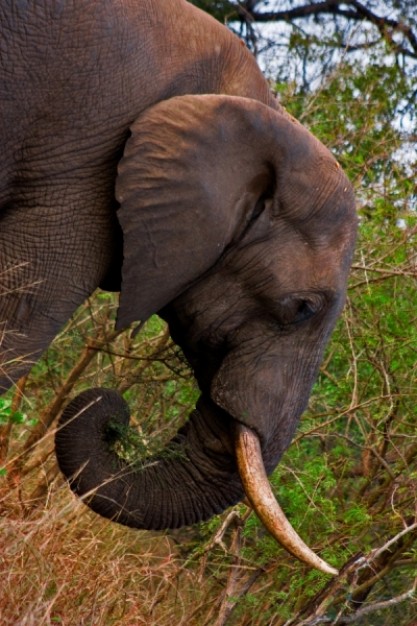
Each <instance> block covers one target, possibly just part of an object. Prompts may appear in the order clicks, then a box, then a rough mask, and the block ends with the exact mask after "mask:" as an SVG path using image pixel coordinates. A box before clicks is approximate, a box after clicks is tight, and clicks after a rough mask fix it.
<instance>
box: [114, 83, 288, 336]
mask: <svg viewBox="0 0 417 626" xmlns="http://www.w3.org/2000/svg"><path fill="white" fill-rule="evenodd" d="M271 114H274V115H276V112H275V111H273V110H272V109H269V108H268V107H267V106H265V105H263V104H261V103H258V102H255V101H252V100H248V99H246V98H239V97H233V96H218V95H201V96H180V97H175V98H172V99H170V100H166V101H163V102H160V103H158V104H156V105H155V106H153V107H151V108H150V109H148V110H147V111H145V112H144V113H143V114H142V115H141V116H140V117H139V118H138V119H137V120H135V122H134V124H133V125H132V127H131V136H130V137H129V139H128V141H127V143H126V146H125V150H124V154H123V158H122V160H121V162H120V164H119V168H118V177H117V181H116V198H117V200H118V202H119V204H120V208H119V210H118V218H119V221H120V224H121V227H122V230H123V251H124V259H123V268H122V288H121V294H120V306H119V312H118V320H117V325H118V327H120V328H122V327H125V326H127V325H128V324H130V323H131V322H133V321H135V320H145V319H147V318H148V317H149V316H150V315H151V314H152V313H155V312H157V311H158V310H160V309H161V308H163V307H164V306H165V305H166V304H168V303H169V302H170V301H172V300H173V299H174V298H175V297H176V296H178V295H179V294H180V293H182V292H183V291H184V290H185V289H187V288H188V287H189V286H190V285H191V284H193V282H195V281H196V280H197V279H198V278H199V277H200V276H202V275H203V274H204V273H205V272H206V271H207V270H209V269H210V268H211V267H212V266H213V265H214V264H215V263H216V261H217V260H218V259H219V257H220V256H221V255H222V253H223V252H224V250H225V248H226V247H227V246H228V245H230V244H231V243H232V242H233V241H234V239H235V238H236V237H237V236H238V234H239V233H240V232H243V229H244V227H245V225H246V223H247V221H248V219H249V217H250V215H251V214H252V212H253V211H254V209H255V207H256V204H257V201H258V200H259V198H260V197H262V196H263V195H264V194H265V192H266V190H267V189H268V187H270V185H271V178H272V175H271V171H270V168H269V166H268V165H267V163H266V162H265V159H264V158H263V146H264V143H265V142H266V141H268V132H267V129H268V128H270V124H271V120H270V116H271ZM262 120H263V122H264V123H262ZM261 129H262V131H261ZM262 135H263V136H262Z"/></svg>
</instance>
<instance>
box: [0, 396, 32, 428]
mask: <svg viewBox="0 0 417 626" xmlns="http://www.w3.org/2000/svg"><path fill="white" fill-rule="evenodd" d="M9 423H10V424H16V425H19V426H26V427H28V426H29V427H30V426H34V425H35V424H36V423H37V419H34V418H32V419H30V418H29V417H28V416H27V414H26V413H23V412H22V411H14V410H13V408H12V401H11V400H10V399H9V398H0V426H4V425H6V424H9Z"/></svg>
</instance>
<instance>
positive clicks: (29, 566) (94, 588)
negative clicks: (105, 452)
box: [0, 485, 200, 626]
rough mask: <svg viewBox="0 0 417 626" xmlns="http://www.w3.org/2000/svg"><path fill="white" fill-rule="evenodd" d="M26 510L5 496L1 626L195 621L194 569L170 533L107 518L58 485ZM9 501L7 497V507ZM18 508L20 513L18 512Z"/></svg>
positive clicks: (0, 533)
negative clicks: (44, 501)
mask: <svg viewBox="0 0 417 626" xmlns="http://www.w3.org/2000/svg"><path fill="white" fill-rule="evenodd" d="M53 491H54V493H53V496H52V494H51V496H52V497H51V498H48V502H47V504H46V505H45V506H44V507H43V508H42V510H39V509H35V510H34V511H32V512H30V513H28V514H26V515H25V514H23V513H22V508H21V506H19V505H18V503H17V502H14V509H15V514H14V515H13V516H12V515H11V512H12V504H13V502H12V500H13V499H12V498H10V497H8V498H7V500H8V510H9V515H8V516H4V517H3V518H2V521H1V522H0V554H1V561H0V563H1V564H0V578H1V592H0V615H1V624H2V626H6V625H7V626H9V625H10V626H32V625H33V626H39V625H41V624H42V625H43V626H49V625H52V624H63V625H65V626H82V625H83V626H84V625H85V626H87V625H91V626H93V625H99V624H100V625H110V624H117V625H118V626H134V625H135V626H136V625H142V624H143V625H145V624H146V625H147V626H148V625H150V624H158V625H161V626H165V625H166V626H172V624H175V625H179V624H191V623H192V621H190V617H191V616H190V612H189V605H190V601H191V598H194V600H195V599H196V598H198V596H199V595H200V592H199V589H198V584H197V580H196V574H195V573H193V571H192V570H187V569H185V568H183V567H182V561H181V559H180V557H179V555H178V550H177V548H176V547H175V545H174V542H173V541H172V539H169V538H168V537H167V536H164V535H163V534H158V533H149V532H137V531H133V530H129V529H126V528H122V527H120V526H118V525H116V524H112V523H110V522H107V521H106V520H103V519H101V518H99V517H97V516H96V515H94V514H93V513H90V511H88V509H87V508H86V507H85V506H84V505H83V504H82V503H80V502H77V501H76V500H75V499H74V498H73V497H72V496H71V494H70V493H69V490H68V488H67V487H66V486H63V485H62V486H60V487H59V488H54V489H53ZM4 504H5V502H4V500H3V505H4ZM18 509H20V513H18V514H16V511H17V510H18Z"/></svg>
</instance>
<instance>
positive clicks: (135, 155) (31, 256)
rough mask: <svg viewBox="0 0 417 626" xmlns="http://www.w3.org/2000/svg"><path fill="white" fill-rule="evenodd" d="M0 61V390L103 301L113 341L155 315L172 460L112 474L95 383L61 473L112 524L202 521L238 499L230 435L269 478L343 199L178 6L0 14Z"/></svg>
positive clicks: (307, 374) (96, 5) (206, 20)
mask: <svg viewBox="0 0 417 626" xmlns="http://www.w3.org/2000/svg"><path fill="white" fill-rule="evenodd" d="M0 47H1V56H0V105H1V116H0V132H1V146H2V150H1V156H0V159H1V167H0V267H1V274H0V286H1V296H0V320H1V322H0V323H1V333H2V346H1V361H0V363H2V365H1V367H2V369H1V376H0V384H1V387H2V388H3V389H6V388H8V387H9V386H10V385H11V384H13V382H15V381H16V380H17V379H18V378H19V377H20V376H21V375H23V374H25V373H27V371H28V370H29V369H30V366H31V364H32V363H33V362H34V361H36V359H37V358H38V357H39V355H40V354H41V353H42V351H43V350H44V349H45V348H46V347H47V346H48V344H49V343H50V341H51V340H52V339H53V337H54V336H55V334H56V333H57V331H58V330H59V329H60V328H61V327H62V325H63V324H64V323H65V322H66V321H67V320H68V318H69V317H70V316H71V314H72V313H73V311H74V310H75V309H76V308H77V307H78V306H79V305H80V304H81V303H82V302H83V301H84V300H85V298H86V297H87V296H88V295H90V294H91V293H92V292H93V290H94V289H96V288H97V287H98V286H101V287H103V288H106V289H111V290H117V291H119V290H120V308H119V314H118V322H117V323H118V326H119V327H125V326H127V325H128V324H129V323H131V322H133V321H135V320H144V319H146V318H147V317H148V316H149V315H151V314H152V313H155V312H159V314H160V315H161V316H162V317H163V318H164V319H166V320H167V321H168V323H169V327H170V331H171V334H172V336H173V338H174V340H175V341H176V342H177V343H178V344H179V345H180V346H181V347H182V349H183V350H184V353H185V355H186V357H187V358H188V360H189V362H190V364H191V366H192V368H193V370H194V372H195V375H196V378H197V381H198V383H199V386H200V388H201V398H200V400H199V402H198V405H197V408H196V410H195V411H193V413H192V414H191V416H190V420H189V421H188V422H187V424H186V425H185V426H184V428H183V429H181V431H180V432H179V433H178V435H177V436H176V438H175V439H174V441H173V442H172V444H170V447H171V448H174V452H175V453H174V454H171V455H167V454H166V452H163V453H161V457H160V458H159V457H157V458H154V459H151V460H150V461H149V462H148V463H147V465H145V467H144V468H142V470H136V471H134V470H133V469H130V468H128V467H126V466H125V465H124V464H123V462H122V461H120V460H118V459H117V458H116V457H115V456H114V454H113V452H112V451H111V445H109V444H110V443H111V441H112V438H113V436H114V432H113V430H112V428H111V427H109V425H108V420H110V422H111V424H113V423H114V418H116V417H119V418H121V419H122V420H123V419H124V420H127V419H128V413H127V408H126V406H125V405H124V404H123V402H122V401H121V399H119V398H118V396H117V395H116V394H115V393H114V392H111V391H103V390H91V391H89V392H86V394H84V395H82V396H80V397H78V398H76V399H75V400H74V401H73V402H72V404H70V405H69V407H68V408H67V410H66V411H65V413H64V415H63V418H62V420H61V426H62V427H61V429H60V431H59V433H58V435H57V454H58V461H59V464H60V467H61V469H62V470H63V472H64V473H65V474H66V475H67V477H69V478H70V477H71V476H72V475H73V474H74V473H75V472H77V470H79V468H80V467H84V469H83V471H82V472H81V473H80V474H78V476H77V477H76V478H75V479H74V480H73V481H72V488H73V489H74V490H75V491H76V492H78V493H79V494H84V493H86V492H88V491H89V490H90V489H94V488H95V487H97V485H99V484H101V483H102V482H105V481H107V483H106V484H104V485H103V486H102V487H100V489H99V490H97V492H96V494H95V495H94V497H91V498H90V502H89V504H90V506H91V507H92V508H93V509H94V510H96V511H97V512H99V513H101V514H102V515H105V516H106V517H110V518H113V519H117V520H118V521H119V522H121V523H125V524H127V525H130V526H135V527H138V528H168V527H177V526H180V525H184V524H190V523H193V522H196V521H199V520H201V519H206V518H208V517H209V516H210V515H212V514H214V513H217V512H219V511H221V510H223V509H224V508H225V507H227V506H229V505H231V504H233V503H235V502H237V501H238V500H239V499H240V498H241V497H242V495H243V490H242V485H241V482H240V478H239V475H238V473H237V470H236V463H235V458H234V445H233V431H234V424H235V423H236V422H240V423H243V424H246V425H248V426H249V427H250V428H252V429H254V430H255V431H256V433H257V434H258V436H259V438H260V441H261V445H262V452H263V458H264V463H265V467H266V469H267V471H268V472H270V471H271V470H272V469H273V468H274V467H275V465H276V464H277V462H278V460H279V458H280V456H281V455H282V453H283V451H284V450H285V449H286V448H287V446H288V445H289V442H290V440H291V437H292V436H293V434H294V430H295V428H296V426H297V422H298V420H299V417H300V415H301V413H302V412H303V410H304V408H305V406H306V403H307V400H308V396H309V393H310V389H311V386H312V384H313V382H314V379H315V377H316V375H317V370H318V366H319V363H320V359H321V357H322V353H323V349H324V346H325V344H326V341H327V339H328V337H329V334H330V331H331V329H332V327H333V325H334V322H335V320H336V318H337V316H338V314H339V313H340V310H341V307H342V305H343V300H344V295H345V289H346V279H347V273H348V268H349V264H350V260H351V254H352V248H353V245H354V238H355V229H356V220H355V212H354V202H353V196H352V190H351V187H350V185H349V183H348V181H347V180H346V178H345V176H344V174H343V173H342V171H341V169H340V168H339V166H338V165H337V163H336V161H335V160H334V159H333V157H332V156H331V155H330V153H329V152H328V151H327V150H326V149H325V148H324V147H323V146H322V145H321V144H320V143H319V142H318V141H317V140H316V139H315V138H314V137H313V136H312V135H310V134H309V133H308V132H307V131H306V130H305V129H304V128H303V127H302V126H301V125H300V124H299V123H298V122H296V121H295V120H294V119H292V118H291V117H290V116H288V115H287V114H286V113H285V112H284V111H283V110H282V108H281V107H280V106H279V105H278V104H277V103H276V101H275V100H274V99H273V98H272V96H271V94H270V93H269V90H268V86H267V83H266V82H265V80H264V78H263V76H262V74H261V72H260V71H259V69H258V67H257V65H256V63H255V61H254V60H253V58H252V57H251V55H250V54H249V52H248V51H247V50H246V49H245V47H244V46H243V45H242V44H241V43H240V42H239V40H238V39H237V38H236V37H234V36H233V35H232V34H231V33H230V32H229V31H228V30H227V29H226V28H224V27H222V26H221V25H220V24H218V23H217V22H215V21H214V20H213V19H211V18H210V17H208V16H207V15H206V14H204V13H202V12H200V11H199V10H197V9H195V8H194V7H193V6H191V5H189V4H187V3H186V2H184V1H183V0H159V1H157V0H124V1H121V0H101V1H98V0H78V1H77V2H71V1H70V0H67V1H65V0H56V1H52V0H51V1H49V2H48V1H40V0H32V1H31V2H26V1H24V0H21V1H16V0H3V1H2V3H1V5H0ZM199 94H203V95H199ZM86 405H87V406H88V408H87V410H82V409H84V408H85V406H86ZM80 410H81V415H80V416H79V417H78V418H77V419H73V417H74V415H76V414H77V413H79V412H80ZM112 420H113V421H112ZM117 472H120V475H119V476H118V477H117V479H116V478H115V473H117Z"/></svg>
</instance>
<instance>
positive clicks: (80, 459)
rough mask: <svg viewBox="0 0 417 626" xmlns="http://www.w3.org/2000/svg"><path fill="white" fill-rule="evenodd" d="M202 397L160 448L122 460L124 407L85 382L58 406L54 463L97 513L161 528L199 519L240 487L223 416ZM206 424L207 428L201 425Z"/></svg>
mask: <svg viewBox="0 0 417 626" xmlns="http://www.w3.org/2000/svg"><path fill="white" fill-rule="evenodd" d="M207 412H210V413H211V412H212V411H211V407H210V402H209V401H208V402H207V401H206V402H204V401H203V400H200V401H199V403H198V405H197V409H196V410H194V411H193V413H192V414H191V417H190V419H189V420H188V422H187V424H186V425H185V426H184V427H183V428H182V429H181V430H180V431H179V432H178V433H177V435H176V436H175V437H174V438H173V439H172V440H171V441H170V442H169V443H168V445H167V446H166V448H165V449H164V450H163V451H161V453H160V454H158V455H155V456H152V457H148V458H145V459H142V460H140V461H133V462H128V461H125V460H123V459H122V458H120V456H119V455H118V454H117V452H116V447H117V443H116V442H117V440H118V439H119V438H120V436H122V433H123V430H124V429H126V428H127V425H128V422H129V409H128V406H127V404H126V403H125V401H124V400H123V399H122V398H121V396H120V395H119V394H118V393H117V392H115V391H113V390H109V389H90V390H88V391H85V392H84V393H82V394H80V395H79V396H77V397H76V398H75V399H74V400H73V401H72V402H71V403H70V404H69V405H68V406H67V407H66V409H65V410H64V412H63V414H62V416H61V418H60V423H59V426H58V430H57V433H56V442H55V443H56V453H57V459H58V464H59V467H60V469H61V471H62V472H63V474H64V475H65V476H66V478H67V479H68V480H69V482H70V484H71V488H72V490H73V491H74V492H75V493H76V494H77V495H79V496H81V497H82V498H83V499H84V500H85V501H86V503H87V504H88V506H89V507H90V508H91V509H93V510H94V511H95V512H96V513H99V514H100V515H102V516H104V517H106V518H108V519H111V520H113V521H116V522H119V523H120V524H124V525H126V526H130V527H133V528H143V529H154V530H162V529H168V528H179V527H181V526H187V525H190V524H194V523H196V522H200V521H203V520H205V519H208V518H210V517H211V516H213V515H215V514H217V513H220V512H222V511H223V510H224V509H225V508H227V507H228V506H231V505H233V504H236V503H237V502H238V501H239V500H241V499H242V497H243V495H244V492H243V488H242V484H241V482H240V479H239V475H238V472H237V470H236V463H235V460H234V456H233V451H232V450H230V449H229V450H228V449H227V447H228V445H227V441H229V442H230V435H229V433H226V432H225V426H224V422H223V424H222V421H221V420H219V419H216V418H215V417H214V418H213V415H211V414H210V419H209V420H208V419H207V415H205V419H204V418H203V413H205V414H207ZM208 423H210V428H209V427H208V426H207V424H208Z"/></svg>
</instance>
